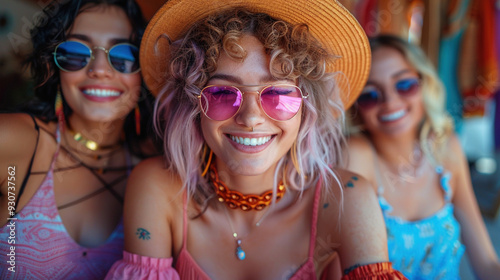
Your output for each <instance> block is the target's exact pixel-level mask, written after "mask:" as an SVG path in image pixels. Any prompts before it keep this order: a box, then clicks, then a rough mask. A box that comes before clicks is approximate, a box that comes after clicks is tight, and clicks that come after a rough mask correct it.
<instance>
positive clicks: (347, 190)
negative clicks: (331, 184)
mask: <svg viewBox="0 0 500 280" xmlns="http://www.w3.org/2000/svg"><path fill="white" fill-rule="evenodd" d="M336 172H337V174H338V176H339V179H340V182H341V183H342V190H343V193H344V200H345V199H350V198H351V196H360V195H368V196H371V195H372V194H374V193H375V192H374V190H375V188H374V186H373V185H372V184H371V183H370V181H368V180H367V179H366V178H365V177H364V176H363V175H361V174H359V173H356V172H353V171H350V170H346V169H340V168H339V169H336Z"/></svg>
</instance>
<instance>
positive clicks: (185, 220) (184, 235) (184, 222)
mask: <svg viewBox="0 0 500 280" xmlns="http://www.w3.org/2000/svg"><path fill="white" fill-rule="evenodd" d="M182 200H183V202H182V250H186V243H187V241H186V239H187V223H188V216H187V204H188V192H187V190H186V191H184V194H183V198H182Z"/></svg>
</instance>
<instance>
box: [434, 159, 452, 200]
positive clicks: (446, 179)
mask: <svg viewBox="0 0 500 280" xmlns="http://www.w3.org/2000/svg"><path fill="white" fill-rule="evenodd" d="M435 169H436V173H437V174H438V175H439V185H440V186H441V188H443V191H444V201H445V202H447V203H448V202H450V201H451V197H452V195H453V194H452V189H451V186H450V179H451V173H450V172H448V171H446V170H445V169H444V167H443V166H442V165H438V166H437V167H436V168H435Z"/></svg>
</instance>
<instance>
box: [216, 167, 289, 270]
mask: <svg viewBox="0 0 500 280" xmlns="http://www.w3.org/2000/svg"><path fill="white" fill-rule="evenodd" d="M209 179H210V181H211V182H212V184H213V185H214V188H215V192H216V193H217V195H218V201H219V202H221V203H225V204H226V205H227V206H228V207H229V208H231V209H237V208H239V209H242V210H243V211H249V210H258V211H260V210H262V209H264V208H265V207H266V206H268V205H269V204H270V203H271V201H272V195H273V191H272V190H270V191H266V192H264V193H262V194H261V195H260V196H259V195H252V194H250V195H244V194H242V193H240V192H238V191H233V190H230V189H229V188H228V187H227V186H226V184H224V182H222V181H221V180H220V179H219V174H218V173H217V168H216V167H215V164H212V165H211V166H210V172H209ZM285 190H286V188H285V185H284V184H283V182H280V184H279V185H278V192H277V194H276V202H278V201H279V200H281V198H282V197H283V195H284V194H285ZM223 208H224V214H225V215H226V218H227V221H228V223H229V226H230V227H231V231H232V235H233V238H234V239H235V241H236V258H238V259H239V260H244V259H245V258H246V253H245V251H244V250H243V248H242V247H241V244H242V237H240V236H238V233H237V232H236V230H235V229H234V226H233V223H232V222H231V219H230V217H229V213H228V211H227V208H226V207H223ZM269 211H270V210H269ZM269 211H266V212H265V213H264V214H263V215H262V217H261V218H260V219H259V220H258V221H257V223H255V226H256V227H259V226H260V225H261V224H262V222H263V221H264V218H265V217H266V216H267V215H268V214H269ZM249 234H250V231H249V232H248V233H247V234H246V235H245V236H248V235H249Z"/></svg>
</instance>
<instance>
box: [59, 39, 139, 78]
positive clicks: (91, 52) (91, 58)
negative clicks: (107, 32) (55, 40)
mask: <svg viewBox="0 0 500 280" xmlns="http://www.w3.org/2000/svg"><path fill="white" fill-rule="evenodd" d="M67 42H75V43H78V44H82V45H84V46H85V47H87V48H88V49H89V51H90V60H95V56H94V50H96V49H99V50H102V51H104V53H105V54H106V58H107V60H108V63H109V65H110V66H111V68H113V70H115V71H116V72H118V73H120V74H135V73H137V72H139V71H141V65H140V64H139V68H137V70H135V71H133V72H128V73H127V72H121V71H119V70H118V69H116V68H115V66H113V64H112V63H111V58H110V55H109V53H110V52H111V50H112V49H113V48H115V47H117V46H121V45H128V46H131V47H134V48H136V49H137V53H139V48H138V47H136V46H134V45H132V44H130V43H119V44H116V45H113V46H112V47H111V48H109V49H106V48H105V47H98V46H95V47H93V48H91V47H89V46H88V45H87V44H85V43H82V42H79V41H74V40H67V41H64V42H61V43H59V44H57V46H56V48H55V49H54V52H53V53H52V54H53V55H54V62H55V63H56V65H57V67H58V68H59V69H61V70H63V71H65V72H76V71H80V70H82V69H84V68H85V67H87V66H88V65H89V64H90V61H89V62H88V63H87V64H86V65H85V66H83V67H82V68H80V69H78V70H68V69H64V68H63V67H62V66H61V65H59V62H57V58H56V55H57V49H58V48H59V46H60V45H62V44H64V43H67ZM137 58H139V57H137Z"/></svg>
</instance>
